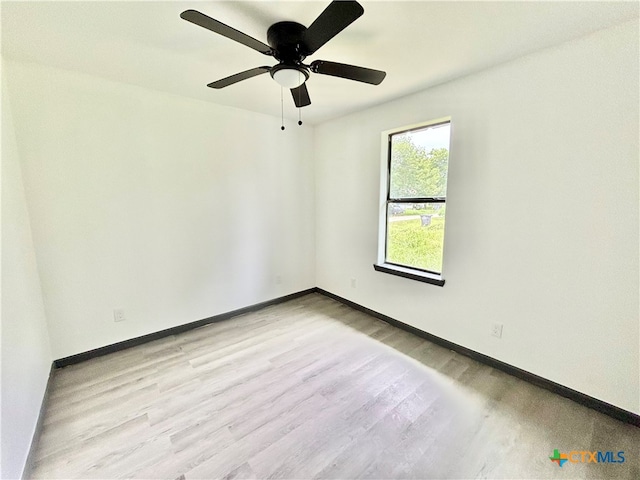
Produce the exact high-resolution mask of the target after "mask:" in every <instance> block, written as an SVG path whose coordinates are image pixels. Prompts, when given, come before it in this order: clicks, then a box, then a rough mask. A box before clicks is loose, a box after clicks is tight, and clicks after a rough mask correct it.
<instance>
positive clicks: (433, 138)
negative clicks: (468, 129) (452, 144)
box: [409, 123, 451, 153]
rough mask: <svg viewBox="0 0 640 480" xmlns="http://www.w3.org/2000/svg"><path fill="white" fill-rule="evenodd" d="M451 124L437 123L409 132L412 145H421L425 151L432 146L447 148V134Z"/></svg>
mask: <svg viewBox="0 0 640 480" xmlns="http://www.w3.org/2000/svg"><path fill="white" fill-rule="evenodd" d="M450 130H451V124H450V123H446V124H444V125H438V126H436V127H429V128H425V129H422V130H418V131H415V132H410V133H409V138H411V141H412V142H413V144H414V145H416V146H419V147H423V148H424V149H425V150H426V152H427V153H429V152H430V151H431V150H433V149H434V148H446V149H447V150H449V134H450Z"/></svg>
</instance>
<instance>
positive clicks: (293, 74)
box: [271, 63, 309, 89]
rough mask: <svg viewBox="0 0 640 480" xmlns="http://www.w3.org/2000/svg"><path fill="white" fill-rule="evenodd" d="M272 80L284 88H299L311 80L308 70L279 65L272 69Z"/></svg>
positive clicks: (297, 66)
mask: <svg viewBox="0 0 640 480" xmlns="http://www.w3.org/2000/svg"><path fill="white" fill-rule="evenodd" d="M271 78H273V79H274V80H275V81H276V82H278V83H279V84H280V85H281V86H283V87H284V88H289V89H291V88H297V87H299V86H300V85H302V84H303V83H304V82H306V81H307V80H308V79H309V73H308V70H307V69H306V68H305V67H303V66H300V65H285V64H282V63H281V64H279V65H276V66H275V67H273V68H271Z"/></svg>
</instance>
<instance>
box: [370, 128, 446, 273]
mask: <svg viewBox="0 0 640 480" xmlns="http://www.w3.org/2000/svg"><path fill="white" fill-rule="evenodd" d="M450 132H451V121H450V119H444V120H439V121H436V122H430V123H427V124H422V125H418V126H415V127H411V128H404V129H398V130H393V131H389V132H384V133H383V141H384V143H386V145H385V146H384V147H383V152H384V153H385V155H384V156H385V157H386V158H385V159H384V164H385V165H384V167H385V169H384V175H383V177H385V178H384V180H386V182H383V190H385V191H384V192H383V193H384V195H383V196H382V198H383V200H384V203H383V211H382V212H381V222H380V223H381V238H380V243H381V245H380V251H379V255H378V257H379V258H378V263H377V264H376V265H375V268H376V270H378V271H384V272H387V273H393V274H396V275H401V276H404V277H409V278H413V279H416V280H421V281H425V282H428V283H434V284H437V285H444V279H443V278H442V263H443V262H442V261H443V252H444V225H445V217H446V210H447V169H448V163H449V140H450ZM385 183H386V185H384V184H385ZM382 230H384V231H382ZM382 244H383V245H382Z"/></svg>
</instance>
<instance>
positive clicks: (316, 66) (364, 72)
mask: <svg viewBox="0 0 640 480" xmlns="http://www.w3.org/2000/svg"><path fill="white" fill-rule="evenodd" d="M310 66H311V71H312V72H314V73H320V74H322V75H331V76H333V77H341V78H348V79H349V80H355V81H356V82H364V83H370V84H372V85H380V84H381V83H382V80H384V77H386V76H387V73H386V72H383V71H382V70H373V69H371V68H364V67H356V66H355V65H347V64H344V63H336V62H325V61H324V60H316V61H315V62H312V63H311V65H310Z"/></svg>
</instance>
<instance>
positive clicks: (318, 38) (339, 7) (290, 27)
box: [180, 0, 387, 107]
mask: <svg viewBox="0 0 640 480" xmlns="http://www.w3.org/2000/svg"><path fill="white" fill-rule="evenodd" d="M363 13H364V9H363V8H362V6H361V5H360V4H359V3H358V2H356V1H351V0H349V1H346V0H334V1H333V2H331V3H330V4H329V6H328V7H327V8H325V10H324V11H323V12H322V13H321V14H320V16H318V18H316V19H315V21H314V22H313V23H312V24H311V25H310V26H309V27H308V28H307V27H305V26H304V25H301V24H299V23H297V22H277V23H274V24H273V25H271V26H270V27H269V29H268V30H267V42H268V43H269V45H267V44H264V43H262V42H261V41H259V40H256V39H255V38H253V37H250V36H249V35H247V34H245V33H242V32H239V31H238V30H236V29H234V28H231V27H229V26H228V25H225V24H224V23H222V22H219V21H218V20H215V19H213V18H211V17H208V16H207V15H205V14H203V13H200V12H198V11H196V10H185V11H184V12H182V13H181V14H180V17H181V18H183V19H184V20H187V21H188V22H191V23H194V24H196V25H199V26H201V27H203V28H206V29H208V30H211V31H212V32H214V33H217V34H219V35H222V36H224V37H227V38H230V39H231V40H235V41H236V42H238V43H241V44H243V45H246V46H247V47H249V48H253V49H254V50H257V51H258V52H260V53H262V54H264V55H268V56H271V57H274V58H275V59H276V60H278V62H279V63H278V64H277V65H274V66H272V67H269V66H264V67H256V68H252V69H250V70H245V71H244V72H240V73H236V74H235V75H231V76H230V77H226V78H223V79H221V80H217V81H215V82H212V83H210V84H208V85H207V86H208V87H211V88H224V87H228V86H229V85H233V84H234V83H237V82H240V81H242V80H247V79H249V78H252V77H255V76H257V75H261V74H263V73H267V72H269V73H270V74H271V77H272V78H273V79H274V80H275V81H276V82H278V83H279V84H280V85H282V86H283V87H285V88H289V89H290V90H291V94H292V96H293V101H294V103H295V104H296V107H306V106H307V105H311V99H310V97H309V91H308V90H307V86H306V84H305V82H306V81H307V80H308V79H309V72H313V73H318V74H321V75H331V76H334V77H341V78H347V79H349V80H355V81H357V82H364V83H369V84H372V85H379V84H380V83H381V82H382V80H384V77H385V76H386V75H387V74H386V73H385V72H383V71H380V70H372V69H370V68H364V67H356V66H355V65H347V64H343V63H336V62H327V61H325V60H315V61H313V62H311V64H309V65H306V64H304V63H303V61H304V59H305V58H306V57H308V56H309V55H311V54H313V53H315V52H316V51H317V50H318V49H319V48H320V47H322V46H323V45H324V44H325V43H327V42H328V41H329V40H331V39H332V38H333V37H335V36H336V35H337V34H338V33H340V32H341V31H342V30H344V29H345V28H346V27H348V26H349V25H350V24H351V23H353V22H354V21H355V20H356V19H357V18H358V17H360V15H362V14H363Z"/></svg>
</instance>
